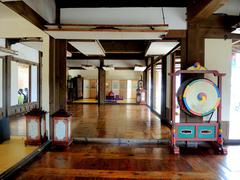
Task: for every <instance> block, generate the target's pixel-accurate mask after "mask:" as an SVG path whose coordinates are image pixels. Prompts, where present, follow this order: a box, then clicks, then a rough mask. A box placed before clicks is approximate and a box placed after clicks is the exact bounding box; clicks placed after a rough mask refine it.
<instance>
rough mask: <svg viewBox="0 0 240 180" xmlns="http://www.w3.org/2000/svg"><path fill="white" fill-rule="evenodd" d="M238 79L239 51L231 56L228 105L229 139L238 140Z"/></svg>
mask: <svg viewBox="0 0 240 180" xmlns="http://www.w3.org/2000/svg"><path fill="white" fill-rule="evenodd" d="M239 77H240V51H237V52H234V53H233V56H232V77H231V105H230V127H229V139H240V133H239V127H240V121H239V117H240V94H239V90H240V84H239V83H237V82H238V81H239Z"/></svg>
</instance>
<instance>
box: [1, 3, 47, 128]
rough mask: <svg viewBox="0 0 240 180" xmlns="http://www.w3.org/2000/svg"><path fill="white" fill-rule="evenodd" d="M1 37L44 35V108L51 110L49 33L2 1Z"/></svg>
mask: <svg viewBox="0 0 240 180" xmlns="http://www.w3.org/2000/svg"><path fill="white" fill-rule="evenodd" d="M2 12H4V13H3V15H4V14H5V15H6V16H2V15H1V16H0V24H1V28H0V38H18V37H42V39H43V57H42V89H41V91H42V94H43V96H42V108H43V109H44V110H46V111H49V35H47V34H46V33H45V32H43V31H42V30H40V29H38V28H37V27H36V26H34V25H33V24H31V23H30V22H28V21H27V20H26V19H24V18H22V17H21V16H19V15H18V14H16V13H15V12H13V11H12V10H10V9H9V8H7V7H6V6H4V5H3V4H2V3H0V14H1V13H2ZM46 118H47V131H49V126H48V125H49V114H47V117H46Z"/></svg>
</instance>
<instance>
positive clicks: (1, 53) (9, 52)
mask: <svg viewBox="0 0 240 180" xmlns="http://www.w3.org/2000/svg"><path fill="white" fill-rule="evenodd" d="M9 55H18V54H17V51H14V50H12V49H8V48H4V47H0V56H9Z"/></svg>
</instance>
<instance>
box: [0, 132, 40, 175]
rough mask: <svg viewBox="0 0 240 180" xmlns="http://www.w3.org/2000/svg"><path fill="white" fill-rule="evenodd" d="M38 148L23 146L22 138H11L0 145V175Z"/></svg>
mask: <svg viewBox="0 0 240 180" xmlns="http://www.w3.org/2000/svg"><path fill="white" fill-rule="evenodd" d="M37 147H38V146H25V145H24V137H23V136H22V137H21V136H11V139H10V140H8V141H5V142H3V143H2V144H0V174H1V173H3V172H4V171H6V170H7V169H8V168H10V167H12V166H13V165H14V164H16V163H17V162H19V161H20V160H22V159H23V158H24V157H26V156H27V155H29V154H31V153H32V152H33V151H34V150H36V149H37Z"/></svg>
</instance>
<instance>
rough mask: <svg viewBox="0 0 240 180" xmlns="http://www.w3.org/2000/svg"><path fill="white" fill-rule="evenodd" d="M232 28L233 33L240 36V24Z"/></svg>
mask: <svg viewBox="0 0 240 180" xmlns="http://www.w3.org/2000/svg"><path fill="white" fill-rule="evenodd" d="M232 28H233V31H232V33H233V34H240V22H239V23H237V24H235V25H234V26H232Z"/></svg>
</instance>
